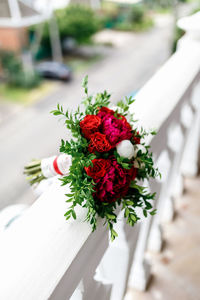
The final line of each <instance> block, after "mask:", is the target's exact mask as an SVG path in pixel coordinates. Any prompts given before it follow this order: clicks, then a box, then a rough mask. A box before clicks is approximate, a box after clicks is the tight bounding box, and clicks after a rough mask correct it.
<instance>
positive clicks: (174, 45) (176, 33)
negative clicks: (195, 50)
mask: <svg viewBox="0 0 200 300" xmlns="http://www.w3.org/2000/svg"><path fill="white" fill-rule="evenodd" d="M184 34H185V31H184V30H182V29H181V28H179V27H177V26H175V29H174V37H173V43H172V53H174V52H175V51H176V48H177V43H178V41H179V39H180V38H182V36H183V35H184Z"/></svg>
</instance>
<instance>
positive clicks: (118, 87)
mask: <svg viewBox="0 0 200 300" xmlns="http://www.w3.org/2000/svg"><path fill="white" fill-rule="evenodd" d="M171 24H172V21H171V19H169V18H165V19H164V21H162V22H158V24H157V25H156V27H155V28H153V29H152V30H150V31H149V32H146V33H142V34H131V33H128V34H125V35H122V34H121V33H120V38H119V36H118V38H117V40H118V41H120V43H118V45H117V46H116V47H114V48H113V49H111V50H110V51H109V53H108V55H107V56H106V57H105V58H104V59H103V60H102V61H101V62H99V63H97V64H95V65H94V66H93V67H91V68H90V69H89V70H88V72H87V73H88V74H89V86H90V91H91V92H92V91H103V90H104V89H107V90H109V91H110V92H111V93H112V101H113V102H115V101H117V100H119V99H120V98H121V97H122V96H123V95H127V94H129V93H131V92H133V91H136V90H138V89H139V88H140V87H141V86H142V85H143V84H144V83H145V82H146V81H147V80H148V79H149V78H150V77H151V76H152V75H153V74H154V72H155V71H156V70H157V69H158V68H159V67H160V66H161V65H162V64H163V63H164V61H165V60H166V59H167V58H168V57H169V54H170V44H171V43H170V42H171V38H172V30H171ZM109 34H110V33H109ZM110 36H111V35H110ZM115 40H116V38H115ZM83 75H84V74H82V75H78V76H75V78H74V80H73V81H72V82H71V83H70V84H63V85H61V86H60V87H59V88H58V90H56V91H55V92H54V93H52V94H51V95H50V96H48V97H46V98H45V99H42V100H41V101H40V102H38V103H37V104H35V105H33V106H31V107H28V108H26V109H24V110H23V111H21V112H20V114H14V115H13V116H12V117H11V118H9V120H7V121H6V122H4V123H2V124H1V127H0V161H1V162H0V166H1V170H0V209H1V208H3V207H5V206H7V205H9V204H13V203H19V202H25V203H31V202H32V201H33V200H34V195H33V193H32V191H31V189H30V188H29V186H28V184H27V183H26V181H25V178H24V176H23V174H22V172H23V166H24V164H25V163H26V162H29V161H30V160H31V159H32V158H42V157H46V156H48V155H52V154H55V153H57V152H58V149H59V145H60V139H61V138H64V139H66V138H67V133H66V130H65V128H64V126H63V123H62V122H58V119H57V118H55V117H53V116H51V115H50V114H49V112H50V111H51V110H52V109H54V108H55V106H56V104H57V103H58V102H59V103H62V104H63V105H64V107H65V108H74V107H76V106H77V104H79V103H80V101H81V98H82V96H83V94H82V90H81V88H80V85H81V79H82V76H83Z"/></svg>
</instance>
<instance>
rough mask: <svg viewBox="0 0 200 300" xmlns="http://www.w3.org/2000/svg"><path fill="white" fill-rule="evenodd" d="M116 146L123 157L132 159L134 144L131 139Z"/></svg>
mask: <svg viewBox="0 0 200 300" xmlns="http://www.w3.org/2000/svg"><path fill="white" fill-rule="evenodd" d="M116 148H117V153H118V154H119V155H120V156H122V157H125V158H128V159H131V158H132V157H133V156H134V152H135V151H134V146H133V144H132V143H131V142H130V141H129V140H124V141H121V142H120V143H119V144H117V146H116Z"/></svg>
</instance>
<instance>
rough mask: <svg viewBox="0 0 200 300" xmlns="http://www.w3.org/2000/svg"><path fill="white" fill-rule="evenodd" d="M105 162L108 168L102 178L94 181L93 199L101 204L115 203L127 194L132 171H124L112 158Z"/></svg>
mask: <svg viewBox="0 0 200 300" xmlns="http://www.w3.org/2000/svg"><path fill="white" fill-rule="evenodd" d="M107 160H108V161H110V167H109V168H108V170H107V171H106V173H105V175H104V177H102V178H99V179H97V180H96V183H97V184H96V186H95V190H96V192H95V193H94V198H95V199H96V200H97V201H101V202H115V201H117V200H118V199H120V198H122V197H124V196H125V195H126V194H127V193H128V190H129V186H130V182H131V180H132V179H133V178H132V177H133V170H127V169H124V168H123V167H122V166H121V165H120V164H118V162H117V160H116V159H115V158H114V157H112V158H109V159H107Z"/></svg>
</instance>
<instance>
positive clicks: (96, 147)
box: [88, 132, 112, 153]
mask: <svg viewBox="0 0 200 300" xmlns="http://www.w3.org/2000/svg"><path fill="white" fill-rule="evenodd" d="M90 140H91V143H90V144H89V147H88V150H89V152H91V153H94V152H95V151H97V152H108V151H110V150H111V148H112V147H111V145H110V143H109V142H108V140H107V138H106V135H105V134H102V133H100V132H95V133H93V134H92V135H91V136H90Z"/></svg>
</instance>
